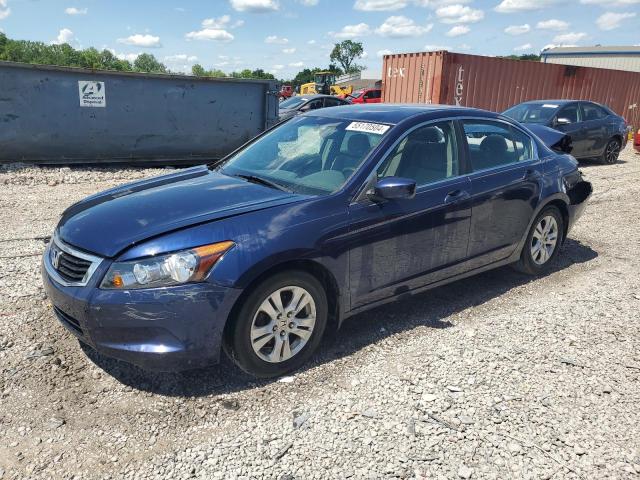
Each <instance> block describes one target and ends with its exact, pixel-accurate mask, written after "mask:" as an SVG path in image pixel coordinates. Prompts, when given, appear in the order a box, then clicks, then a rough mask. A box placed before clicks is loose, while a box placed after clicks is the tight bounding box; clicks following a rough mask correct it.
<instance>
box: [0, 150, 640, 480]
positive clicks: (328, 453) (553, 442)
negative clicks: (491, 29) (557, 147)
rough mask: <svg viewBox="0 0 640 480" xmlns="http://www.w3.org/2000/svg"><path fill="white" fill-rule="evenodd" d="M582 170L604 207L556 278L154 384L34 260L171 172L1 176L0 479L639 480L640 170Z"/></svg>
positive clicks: (565, 255)
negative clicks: (62, 300) (50, 291)
mask: <svg viewBox="0 0 640 480" xmlns="http://www.w3.org/2000/svg"><path fill="white" fill-rule="evenodd" d="M581 169H582V170H583V172H584V174H585V175H586V177H587V179H588V180H589V181H591V182H593V185H594V194H593V196H592V198H591V200H590V202H589V204H588V206H587V209H586V211H585V213H584V215H583V217H582V218H581V219H580V220H579V221H578V222H577V224H576V225H575V227H574V228H573V229H572V231H571V232H570V234H569V238H568V239H567V241H566V243H565V244H564V246H563V247H562V252H561V255H560V257H559V259H558V261H557V263H556V265H555V266H554V268H553V269H552V271H551V272H550V273H549V274H548V275H546V276H544V277H541V278H535V279H532V278H530V277H527V276H525V275H522V274H520V273H517V272H514V271H512V270H511V269H509V268H501V269H498V270H494V271H489V272H485V273H482V274H480V275H478V276H475V277H470V278H467V279H464V280H461V281H458V282H456V283H453V284H451V285H447V286H444V287H440V288H437V289H434V290H431V291H429V292H426V293H424V294H420V295H416V296H414V297H411V298H407V299H405V300H403V301H400V302H396V303H394V304H390V305H387V306H383V307H380V308H377V309H375V310H372V311H369V312H366V313H365V314H361V315H357V316H355V317H354V318H352V319H349V320H347V321H346V322H345V324H344V326H343V330H342V332H341V333H340V335H338V336H336V337H335V338H328V339H327V341H324V342H323V343H322V345H321V350H320V351H319V353H318V354H317V355H315V356H314V360H313V361H312V362H310V363H309V365H307V366H306V367H305V368H304V369H302V370H301V371H299V372H296V373H295V375H294V376H289V377H283V379H280V380H272V381H265V380H259V379H255V378H250V377H248V376H247V375H245V374H244V373H242V372H240V371H239V370H238V369H236V368H235V367H233V366H232V365H231V364H230V362H229V361H227V360H223V363H222V365H220V366H217V367H212V368H209V369H203V370H197V371H192V372H181V373H151V372H144V371H142V370H140V369H138V368H136V367H133V366H129V365H127V364H124V363H121V362H117V361H114V360H110V359H108V358H104V357H101V356H100V355H97V354H95V353H92V352H91V350H90V349H89V348H88V347H82V346H81V345H80V344H79V343H78V341H77V340H76V339H75V338H74V337H73V336H72V335H71V334H70V333H68V332H67V331H66V330H65V329H64V328H63V327H62V326H61V325H60V324H59V323H58V321H57V320H56V318H55V315H54V314H53V312H52V310H51V307H50V304H49V301H48V299H47V298H46V296H45V294H44V290H43V288H42V283H41V280H40V273H39V268H40V256H41V254H42V252H43V250H44V248H45V242H46V241H48V238H49V237H50V235H51V233H52V231H53V228H54V226H55V224H56V222H57V221H58V219H59V217H60V215H61V213H62V212H63V211H64V209H65V208H67V207H69V206H70V205H71V204H73V203H74V202H76V201H78V200H81V199H82V198H84V197H85V196H87V195H90V194H93V193H95V192H98V191H100V190H104V189H107V188H111V187H114V186H117V185H120V184H122V183H124V182H128V181H133V180H138V179H142V178H147V177H150V176H153V175H160V174H163V173H167V172H169V171H171V170H168V169H158V168H155V169H151V168H150V169H140V168H123V167H111V168H79V167H71V168H67V167H65V168H39V167H33V166H28V165H24V164H11V165H3V166H0V185H1V188H0V225H2V226H3V228H2V229H1V230H0V404H1V407H0V412H1V415H0V431H2V440H1V441H0V442H1V446H0V465H1V466H2V467H1V468H0V479H2V480H5V479H11V480H14V479H22V478H28V479H33V480H44V479H50V478H64V479H83V480H84V479H101V480H102V479H119V478H124V479H127V480H147V479H155V478H176V479H187V478H195V479H201V480H204V479H225V480H226V479H236V480H239V479H253V478H267V479H281V478H304V479H305V480H306V479H309V480H324V479H344V478H352V479H367V478H371V479H380V478H385V479H386V478H407V479H410V478H415V479H416V480H417V479H427V478H429V479H430V478H434V479H450V478H463V479H466V478H487V479H502V478H523V479H536V478H567V479H577V478H589V479H590V478H598V479H611V480H613V479H618V478H636V477H637V476H638V475H639V474H640V409H638V408H637V405H638V403H639V402H640V394H639V393H638V392H640V353H639V352H640V328H639V327H640V314H639V313H638V312H640V294H639V293H638V292H640V274H639V273H638V272H640V235H639V233H640V216H639V215H638V212H640V155H638V154H636V153H635V152H634V151H633V150H632V149H631V148H629V147H628V148H627V149H626V150H625V151H624V152H623V153H622V155H621V161H620V162H619V163H617V164H615V165H600V164H597V163H595V162H583V164H582V165H581ZM54 419H55V420H54ZM436 419H437V420H436ZM303 420H304V421H303ZM9 445H16V446H15V447H10V446H9ZM18 450H19V451H18ZM114 460H115V461H114Z"/></svg>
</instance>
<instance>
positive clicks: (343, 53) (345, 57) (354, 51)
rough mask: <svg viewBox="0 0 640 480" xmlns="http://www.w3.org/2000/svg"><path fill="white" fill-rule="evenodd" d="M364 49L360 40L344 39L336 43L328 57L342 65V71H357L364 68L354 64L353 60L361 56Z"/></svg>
mask: <svg viewBox="0 0 640 480" xmlns="http://www.w3.org/2000/svg"><path fill="white" fill-rule="evenodd" d="M363 53H364V49H363V48H362V43H361V42H354V41H353V40H344V41H342V42H340V43H336V44H335V46H334V47H333V50H332V52H331V55H329V58H330V59H331V61H332V62H337V63H338V64H340V66H341V67H342V70H343V71H344V73H357V72H361V71H362V70H364V67H363V66H361V65H357V64H355V63H354V62H355V60H356V59H358V58H361V57H362V54H363Z"/></svg>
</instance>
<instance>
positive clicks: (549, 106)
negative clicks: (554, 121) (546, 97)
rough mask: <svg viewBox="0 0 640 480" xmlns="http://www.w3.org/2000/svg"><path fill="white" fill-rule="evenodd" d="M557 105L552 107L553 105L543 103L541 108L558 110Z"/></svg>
mask: <svg viewBox="0 0 640 480" xmlns="http://www.w3.org/2000/svg"><path fill="white" fill-rule="evenodd" d="M558 106H559V105H554V104H553V103H545V104H544V105H542V108H558Z"/></svg>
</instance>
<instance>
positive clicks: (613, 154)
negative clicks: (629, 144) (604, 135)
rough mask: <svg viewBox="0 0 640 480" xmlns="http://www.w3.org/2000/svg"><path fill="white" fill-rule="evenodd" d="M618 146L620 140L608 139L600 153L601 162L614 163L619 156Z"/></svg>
mask: <svg viewBox="0 0 640 480" xmlns="http://www.w3.org/2000/svg"><path fill="white" fill-rule="evenodd" d="M620 148H621V147H620V141H619V140H618V139H617V138H612V139H611V140H609V143H607V146H606V147H604V152H603V153H602V163H606V164H607V165H613V164H614V163H616V162H617V161H618V157H619V156H620Z"/></svg>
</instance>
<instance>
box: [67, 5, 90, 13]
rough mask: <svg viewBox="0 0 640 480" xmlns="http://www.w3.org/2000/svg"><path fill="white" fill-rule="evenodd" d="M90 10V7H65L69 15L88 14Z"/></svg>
mask: <svg viewBox="0 0 640 480" xmlns="http://www.w3.org/2000/svg"><path fill="white" fill-rule="evenodd" d="M88 12H89V9H88V8H76V7H69V8H65V9H64V13H66V14H67V15H86V14H87V13H88Z"/></svg>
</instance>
